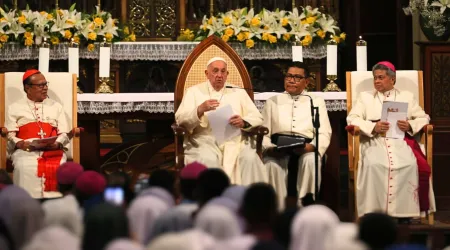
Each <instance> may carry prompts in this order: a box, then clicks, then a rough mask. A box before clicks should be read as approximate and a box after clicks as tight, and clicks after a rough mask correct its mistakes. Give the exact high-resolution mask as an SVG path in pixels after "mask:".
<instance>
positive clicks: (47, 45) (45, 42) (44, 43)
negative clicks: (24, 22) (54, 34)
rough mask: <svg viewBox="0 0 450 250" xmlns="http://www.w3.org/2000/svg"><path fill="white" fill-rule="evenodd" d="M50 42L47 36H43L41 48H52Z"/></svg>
mask: <svg viewBox="0 0 450 250" xmlns="http://www.w3.org/2000/svg"><path fill="white" fill-rule="evenodd" d="M50 45H51V44H50V43H49V42H48V41H47V37H44V38H43V41H42V43H41V44H40V45H39V48H48V49H50Z"/></svg>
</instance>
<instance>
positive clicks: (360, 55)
mask: <svg viewBox="0 0 450 250" xmlns="http://www.w3.org/2000/svg"><path fill="white" fill-rule="evenodd" d="M356 71H367V46H356Z"/></svg>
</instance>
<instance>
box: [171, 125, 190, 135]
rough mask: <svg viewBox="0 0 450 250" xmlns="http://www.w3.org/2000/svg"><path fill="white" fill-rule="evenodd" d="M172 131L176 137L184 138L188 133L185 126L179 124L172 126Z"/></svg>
mask: <svg viewBox="0 0 450 250" xmlns="http://www.w3.org/2000/svg"><path fill="white" fill-rule="evenodd" d="M171 127H172V130H173V133H174V135H175V136H184V135H186V133H187V130H186V129H185V128H184V127H183V126H179V125H178V124H176V123H174V124H172V126H171Z"/></svg>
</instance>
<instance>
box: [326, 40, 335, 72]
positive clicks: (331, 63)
mask: <svg viewBox="0 0 450 250" xmlns="http://www.w3.org/2000/svg"><path fill="white" fill-rule="evenodd" d="M327 75H329V76H330V75H331V76H335V75H337V45H327Z"/></svg>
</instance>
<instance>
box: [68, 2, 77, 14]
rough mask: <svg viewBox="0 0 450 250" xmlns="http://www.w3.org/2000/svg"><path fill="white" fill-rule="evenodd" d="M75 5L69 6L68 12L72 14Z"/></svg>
mask: <svg viewBox="0 0 450 250" xmlns="http://www.w3.org/2000/svg"><path fill="white" fill-rule="evenodd" d="M75 5H77V3H74V4H72V6H70V8H69V11H70V12H72V11H73V10H75Z"/></svg>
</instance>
